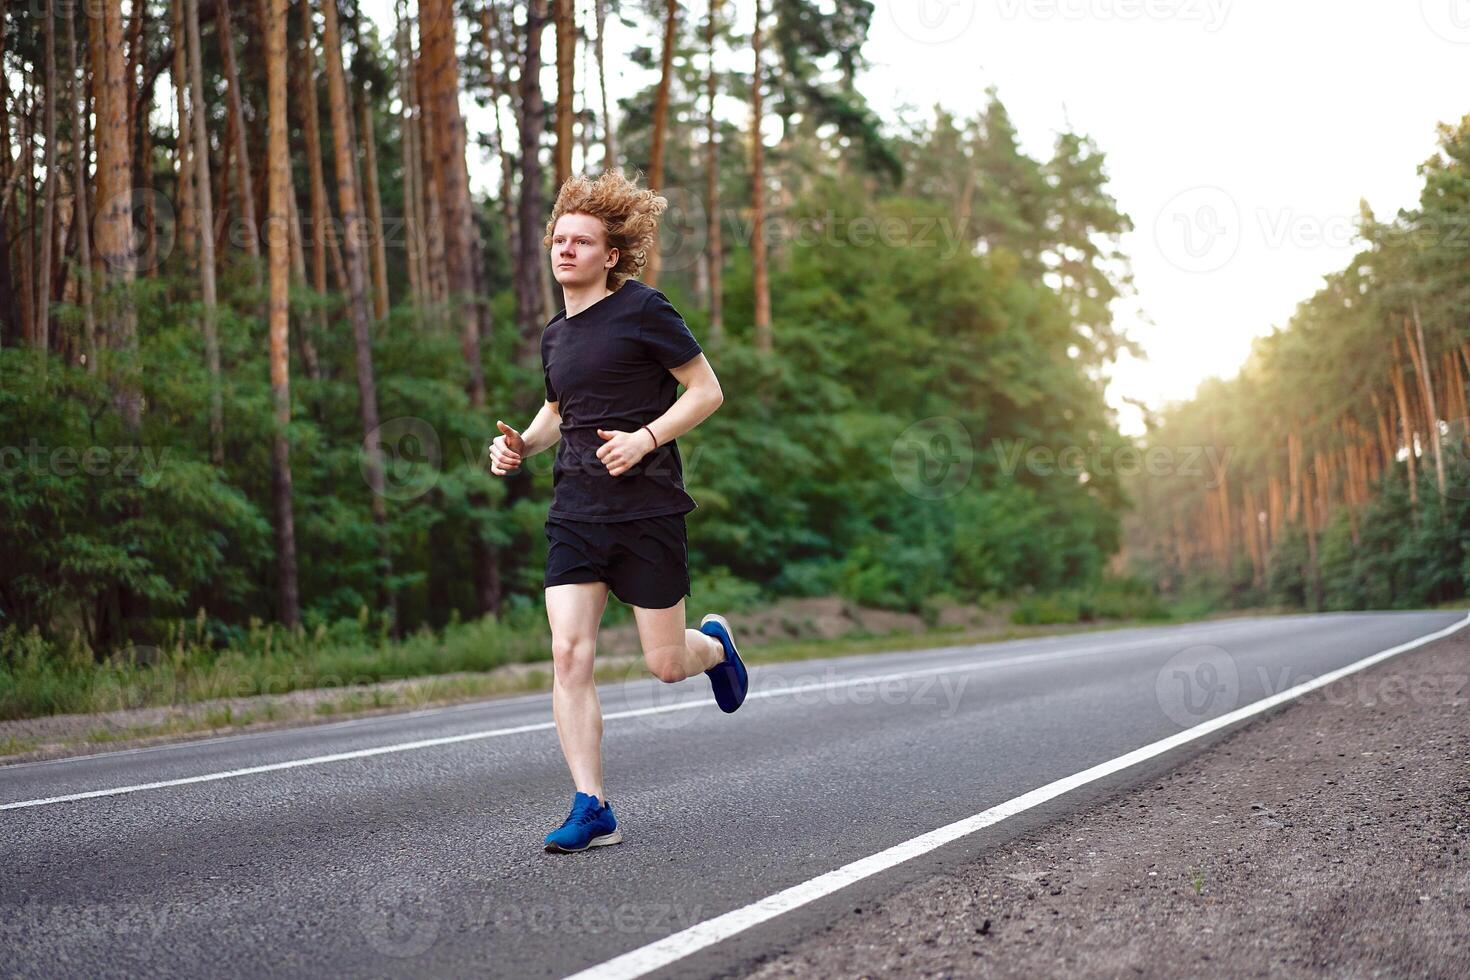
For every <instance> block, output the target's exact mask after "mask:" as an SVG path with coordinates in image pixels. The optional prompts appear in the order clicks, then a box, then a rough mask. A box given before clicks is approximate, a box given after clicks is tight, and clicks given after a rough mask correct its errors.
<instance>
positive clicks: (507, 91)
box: [480, 0, 521, 256]
mask: <svg viewBox="0 0 1470 980" xmlns="http://www.w3.org/2000/svg"><path fill="white" fill-rule="evenodd" d="M499 9H500V8H499V7H498V6H497V5H496V4H495V3H494V2H493V0H492V2H490V3H487V4H486V5H485V6H484V7H483V8H482V9H481V12H480V20H481V26H482V28H483V30H484V33H485V52H486V53H485V75H486V77H487V78H489V79H490V90H491V94H492V96H493V99H494V108H495V148H496V152H497V153H498V154H499V156H500V201H499V204H500V213H501V217H502V219H503V221H504V225H505V228H506V231H507V235H506V237H507V239H508V240H509V244H510V254H511V255H513V256H519V255H520V254H521V253H520V228H519V226H518V225H517V223H516V204H515V155H514V154H513V153H511V152H510V150H509V149H507V148H506V145H505V130H504V128H503V127H502V126H501V122H500V100H501V98H502V97H504V98H505V99H506V101H508V102H510V103H511V104H512V105H514V104H515V93H514V92H513V91H512V89H511V81H510V64H511V61H512V59H513V57H514V51H515V48H514V44H513V43H512V41H511V39H510V38H508V37H507V34H506V31H505V27H504V22H503V21H502V20H501V19H500V12H499ZM495 51H499V52H500V56H501V63H502V64H503V65H504V66H505V71H504V74H500V73H497V72H496V71H495V59H494V52H495Z"/></svg>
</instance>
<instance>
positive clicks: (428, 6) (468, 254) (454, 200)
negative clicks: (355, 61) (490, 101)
mask: <svg viewBox="0 0 1470 980" xmlns="http://www.w3.org/2000/svg"><path fill="white" fill-rule="evenodd" d="M419 31H420V36H419V49H420V50H419V63H420V64H421V65H422V66H423V67H424V71H423V74H422V76H421V77H422V80H423V85H424V91H423V92H421V93H420V95H421V97H422V98H423V104H424V109H425V115H426V118H427V119H428V121H429V126H428V128H431V129H433V130H434V131H435V132H436V133H437V134H439V138H438V139H436V140H435V144H434V145H435V148H436V151H437V156H438V159H437V160H435V161H434V167H433V169H434V170H435V171H436V173H437V174H438V179H437V183H438V186H439V189H440V192H441V195H442V196H441V199H440V201H441V204H442V206H443V209H444V251H445V258H446V259H447V260H448V269H447V271H448V287H449V292H450V300H451V306H450V308H451V309H455V310H457V311H458V316H459V345H460V353H461V354H462V356H463V357H464V362H465V394H466V395H467V396H468V397H469V403H470V408H471V409H472V410H474V411H475V412H476V414H477V415H479V414H482V413H483V411H484V408H485V375H484V370H483V368H482V366H481V364H480V323H479V309H478V307H477V304H476V296H475V294H476V288H477V280H476V277H475V267H474V263H473V259H474V257H475V256H476V255H477V254H479V249H478V241H477V232H476V229H475V225H474V219H473V216H472V202H471V200H470V188H469V170H468V168H467V165H466V162H465V136H464V119H463V117H462V116H461V114H460V109H459V60H458V57H457V56H456V54H455V50H454V8H453V5H452V3H451V2H450V0H423V2H421V3H420V5H419ZM471 503H472V504H473V505H477V506H483V505H484V504H485V498H484V496H483V494H480V493H475V494H472V496H471ZM471 552H472V560H473V562H474V564H475V587H476V593H477V595H476V599H477V601H478V604H479V610H480V612H481V613H482V614H483V613H498V612H499V610H500V598H501V597H500V570H499V556H498V554H497V552H496V549H495V548H494V546H493V545H492V544H491V543H490V542H488V541H486V540H484V539H483V538H481V537H480V536H479V535H475V536H474V539H473V540H472V541H471Z"/></svg>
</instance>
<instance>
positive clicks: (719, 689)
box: [699, 613, 750, 714]
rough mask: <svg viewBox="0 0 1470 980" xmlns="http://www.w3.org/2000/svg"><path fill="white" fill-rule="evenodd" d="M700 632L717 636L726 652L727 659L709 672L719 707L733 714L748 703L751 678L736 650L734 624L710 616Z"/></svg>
mask: <svg viewBox="0 0 1470 980" xmlns="http://www.w3.org/2000/svg"><path fill="white" fill-rule="evenodd" d="M699 631H700V632H701V633H704V634H705V635H706V636H713V637H714V638H715V639H717V640H719V641H720V645H721V646H722V647H724V648H725V659H724V660H721V661H720V662H719V663H717V664H715V665H714V666H713V667H711V668H710V669H709V670H707V671H705V673H706V674H708V675H709V683H710V687H712V688H714V692H715V703H716V704H718V705H719V706H720V710H721V711H723V712H725V713H727V714H728V713H729V712H732V711H734V710H735V709H736V708H739V707H740V706H741V705H742V704H744V703H745V692H746V691H747V690H748V689H749V688H750V677H749V675H748V674H746V672H745V663H744V662H743V661H742V660H741V659H740V653H739V651H737V650H736V649H735V638H734V636H733V635H732V634H731V633H730V624H729V623H728V622H726V621H725V617H724V616H721V615H720V614H719V613H710V614H709V615H707V616H705V617H704V618H703V619H701V620H700V621H699Z"/></svg>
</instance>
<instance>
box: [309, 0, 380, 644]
mask: <svg viewBox="0 0 1470 980" xmlns="http://www.w3.org/2000/svg"><path fill="white" fill-rule="evenodd" d="M322 12H323V14H324V15H325V17H324V20H325V23H324V26H323V31H322V48H323V51H324V53H325V55H326V62H327V102H328V106H329V108H330V111H331V116H332V145H333V158H334V160H335V162H336V172H337V201H338V208H339V210H340V211H341V214H342V252H343V258H344V260H345V261H346V263H347V283H348V288H347V305H348V310H349V313H350V315H351V319H352V335H353V341H354V348H355V353H356V360H357V393H358V401H359V411H360V413H361V416H362V431H363V440H362V449H363V467H364V471H365V473H366V476H367V481H368V488H369V489H370V490H371V492H372V510H373V521H374V522H375V523H376V524H377V526H378V566H379V568H378V572H379V576H380V579H379V586H378V587H379V602H380V603H381V605H382V606H383V612H384V613H385V615H386V616H387V617H388V622H389V624H390V627H391V629H392V630H393V632H394V634H395V635H396V634H397V633H398V628H399V624H398V609H397V600H396V597H395V595H394V593H393V590H392V588H391V587H390V586H391V580H392V577H393V558H392V552H391V551H390V548H389V539H388V508H387V502H386V501H387V498H386V497H385V496H384V494H385V493H386V485H385V482H384V476H383V451H382V447H381V445H380V444H379V441H378V440H379V434H378V391H377V382H376V380H375V378H374V376H373V338H372V324H371V319H370V317H369V315H368V307H367V292H366V289H367V287H366V279H367V275H366V271H365V270H364V268H363V266H364V264H365V263H364V260H363V255H362V230H361V227H360V225H361V223H362V221H361V217H360V216H359V214H358V212H357V172H356V170H355V169H354V167H353V162H352V137H351V127H350V126H349V122H350V117H349V115H348V111H347V75H346V71H345V70H344V69H343V67H342V37H341V34H340V32H339V31H338V28H337V0H326V2H325V3H323V4H322Z"/></svg>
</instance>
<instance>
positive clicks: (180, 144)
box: [169, 0, 199, 271]
mask: <svg viewBox="0 0 1470 980" xmlns="http://www.w3.org/2000/svg"><path fill="white" fill-rule="evenodd" d="M169 28H170V33H171V34H172V36H173V38H174V45H173V49H174V50H173V66H172V69H171V70H170V72H169V74H170V75H171V76H172V77H173V83H174V107H175V110H174V111H175V112H176V113H177V114H178V117H179V125H178V135H177V138H176V139H175V141H174V163H175V165H176V166H177V168H178V171H177V176H176V178H175V184H174V187H175V194H176V196H177V197H178V200H179V226H178V243H179V246H180V247H181V248H182V249H183V250H184V256H185V265H186V266H187V267H189V269H190V271H193V266H194V264H195V263H197V262H198V261H199V252H198V246H197V244H196V242H195V239H194V236H195V235H196V234H197V231H196V225H197V224H198V215H197V213H196V211H195V207H194V203H193V198H194V193H193V187H194V153H193V150H192V147H191V143H190V137H189V133H190V132H191V131H192V128H191V123H190V118H189V81H188V78H189V72H188V59H187V57H186V52H187V50H188V44H187V43H186V41H185V40H184V39H185V37H186V36H187V35H186V33H185V30H184V3H183V0H169Z"/></svg>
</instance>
